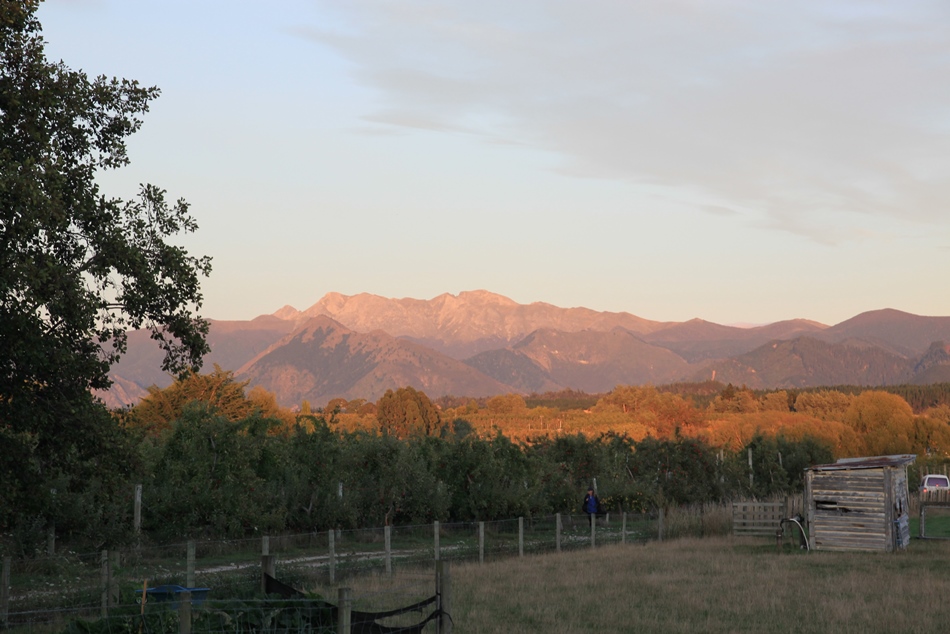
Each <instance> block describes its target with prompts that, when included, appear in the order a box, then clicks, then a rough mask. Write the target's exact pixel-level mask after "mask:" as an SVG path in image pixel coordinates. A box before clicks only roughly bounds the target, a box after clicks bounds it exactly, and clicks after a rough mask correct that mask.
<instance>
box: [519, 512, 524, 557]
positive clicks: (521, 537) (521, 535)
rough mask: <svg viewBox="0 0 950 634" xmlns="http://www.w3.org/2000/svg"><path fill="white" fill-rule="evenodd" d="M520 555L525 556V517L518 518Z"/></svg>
mask: <svg viewBox="0 0 950 634" xmlns="http://www.w3.org/2000/svg"><path fill="white" fill-rule="evenodd" d="M518 556H519V557H524V518H523V517H519V518H518Z"/></svg>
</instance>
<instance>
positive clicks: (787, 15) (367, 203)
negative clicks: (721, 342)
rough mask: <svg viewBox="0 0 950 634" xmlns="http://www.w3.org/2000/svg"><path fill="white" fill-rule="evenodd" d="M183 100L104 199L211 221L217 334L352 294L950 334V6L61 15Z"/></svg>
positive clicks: (60, 45) (202, 8) (60, 38)
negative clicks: (901, 327) (155, 194)
mask: <svg viewBox="0 0 950 634" xmlns="http://www.w3.org/2000/svg"><path fill="white" fill-rule="evenodd" d="M38 16H39V19H40V21H41V23H42V24H43V32H44V36H45V38H46V40H47V42H48V44H47V55H48V57H50V58H51V59H53V60H57V61H58V60H60V59H62V60H63V61H64V62H65V63H66V65H67V66H69V67H70V68H73V69H75V70H79V69H82V70H84V71H85V72H87V73H88V74H90V75H107V76H117V77H125V78H128V79H136V80H138V81H139V82H140V83H142V84H145V85H155V86H158V87H159V88H160V89H161V93H162V94H161V96H160V97H159V98H158V99H157V100H156V101H155V102H153V103H152V105H151V109H150V112H149V113H148V114H147V115H146V116H145V119H144V125H143V126H142V128H141V130H140V131H139V132H138V133H136V134H135V135H134V136H133V137H131V139H130V140H129V156H130V158H131V164H130V165H129V166H127V167H124V168H122V169H120V170H116V171H112V172H105V173H102V174H100V176H99V182H100V184H101V186H102V189H103V191H104V192H107V193H109V194H110V195H118V196H122V197H129V198H131V197H134V196H135V194H136V193H137V191H138V184H139V183H151V184H154V185H157V186H159V187H162V188H163V189H165V190H167V192H168V195H169V196H170V197H172V198H174V199H177V198H179V197H180V198H184V199H185V200H187V201H188V202H189V203H190V204H191V210H192V213H193V215H194V216H195V218H196V220H197V221H198V224H199V226H200V229H199V231H198V232H197V233H195V234H193V235H190V236H187V237H185V238H183V239H182V240H181V243H183V244H184V245H185V246H186V247H187V248H188V249H189V251H190V252H191V253H193V254H200V255H210V256H212V258H213V272H212V274H211V276H210V277H209V278H207V279H206V280H205V281H204V283H203V291H204V298H205V301H204V305H203V307H202V310H201V314H202V315H203V316H205V317H210V318H213V319H250V318H253V317H255V316H257V315H260V314H267V313H272V312H274V311H276V310H278V309H279V308H281V307H282V306H284V305H286V304H290V305H292V306H295V307H296V308H298V309H305V308H307V307H309V306H311V305H312V304H314V303H315V302H316V301H317V300H318V299H320V297H322V296H323V295H324V294H325V293H328V292H339V293H343V294H345V295H354V294H357V293H363V292H366V293H373V294H377V295H382V296H385V297H412V298H418V299H430V298H433V297H435V296H437V295H440V294H442V293H452V294H457V293H459V292H460V291H466V290H477V289H485V290H489V291H492V292H495V293H499V294H501V295H505V296H507V297H510V298H511V299H513V300H515V301H517V302H519V303H530V302H536V301H542V302H547V303H550V304H554V305H557V306H562V307H573V306H584V307H587V308H591V309H594V310H609V311H626V312H629V313H633V314H635V315H638V316H640V317H644V318H647V319H654V320H661V321H685V320H688V319H692V318H696V317H699V318H702V319H706V320H709V321H714V322H717V323H722V324H737V323H743V324H763V323H770V322H774V321H779V320H783V319H793V318H806V319H812V320H815V321H819V322H822V323H826V324H829V325H831V324H835V323H838V322H840V321H843V320H845V319H848V318H850V317H853V316H854V315H856V314H859V313H861V312H864V311H868V310H875V309H880V308H896V309H899V310H904V311H907V312H911V313H915V314H919V315H950V293H948V292H947V290H946V287H944V286H943V284H944V283H945V281H944V280H945V276H946V274H947V273H948V272H950V3H947V2H946V1H945V0H936V1H917V0H900V1H888V2H881V1H876V0H820V1H811V0H805V1H802V2H794V3H790V2H787V1H781V2H779V1H772V0H742V1H734V0H716V1H715V2H712V1H709V0H663V1H657V0H652V1H645V0H644V1H637V0H616V1H609V0H585V1H584V2H580V1H573V2H568V1H563V0H518V1H517V2H512V1H511V0H479V1H478V2H472V1H470V0H440V1H430V0H398V1H394V0H327V1H324V0H275V1H274V2H269V3H260V2H253V3H252V2H235V1H234V0H227V1H225V0H189V1H187V2H186V1H182V0H161V1H158V0H136V1H134V2H133V1H129V0H47V1H46V2H45V3H44V4H43V5H42V6H41V8H40V10H39V12H38Z"/></svg>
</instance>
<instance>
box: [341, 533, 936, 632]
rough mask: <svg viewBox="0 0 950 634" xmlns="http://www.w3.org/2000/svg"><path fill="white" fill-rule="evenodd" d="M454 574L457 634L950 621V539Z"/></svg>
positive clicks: (665, 549)
mask: <svg viewBox="0 0 950 634" xmlns="http://www.w3.org/2000/svg"><path fill="white" fill-rule="evenodd" d="M416 575H418V573H416ZM414 579H415V581H416V583H418V582H419V577H418V576H416V577H415V578H414ZM452 579H453V587H454V590H453V594H454V602H453V608H452V616H453V618H454V622H455V632H457V633H458V634H466V633H470V632H471V633H480V634H482V633H484V634H489V633H496V632H497V633H502V632H504V633H507V632H545V633H550V634H559V633H567V632H598V631H599V632H674V633H676V632H801V633H810V632H815V633H818V632H821V633H826V632H843V633H850V632H853V633H855V634H857V633H861V634H865V633H875V632H882V633H884V632H887V633H893V632H942V631H946V629H947V627H948V624H950V600H948V597H950V542H921V541H917V540H915V541H914V542H913V543H912V544H911V547H910V548H909V549H908V551H907V552H904V553H899V554H885V553H880V554H868V553H824V552H817V553H805V552H802V551H799V550H797V549H791V548H787V549H786V550H785V551H784V552H783V553H781V554H779V553H777V552H776V549H775V545H774V543H770V542H769V541H768V540H737V539H734V538H729V537H715V538H707V539H694V538H689V539H679V540H672V541H664V542H662V543H656V542H652V543H649V544H647V545H616V546H608V547H604V548H598V549H596V550H594V551H590V550H580V551H573V552H569V553H568V552H566V553H561V554H550V555H543V556H534V557H526V558H523V559H514V560H507V561H497V562H492V563H486V564H483V565H479V564H477V563H457V564H453V566H452ZM349 585H352V586H354V594H357V595H360V594H361V593H368V592H382V593H383V594H385V592H386V590H385V588H399V587H405V585H406V584H405V582H402V584H401V582H400V580H399V576H398V575H397V576H396V577H395V578H393V579H391V580H388V579H385V578H375V579H366V580H362V581H357V580H352V581H351V582H349ZM433 631H434V630H433Z"/></svg>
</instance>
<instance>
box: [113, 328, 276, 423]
mask: <svg viewBox="0 0 950 634" xmlns="http://www.w3.org/2000/svg"><path fill="white" fill-rule="evenodd" d="M209 322H210V329H209V331H208V346H209V347H210V348H211V352H210V353H208V354H207V355H206V356H205V358H204V368H205V369H210V368H213V367H214V364H218V365H219V366H221V367H222V368H223V369H225V370H236V369H237V368H239V367H241V366H242V365H244V364H245V363H247V361H248V359H251V358H253V357H254V355H256V354H258V353H260V352H262V351H263V350H266V349H267V347H268V346H270V345H271V344H273V343H274V342H275V341H277V340H278V339H280V338H281V337H283V336H285V335H287V334H288V333H289V332H291V331H292V330H293V328H294V324H293V322H290V321H286V320H283V319H278V318H276V317H273V316H270V315H264V316H261V317H257V318H256V319H252V320H251V321H218V320H214V319H212V320H209ZM163 358H164V353H163V352H162V350H161V349H160V348H159V347H158V345H157V344H156V343H155V342H154V341H152V340H151V339H150V337H149V333H148V331H146V330H135V331H133V332H130V333H129V345H128V352H127V353H126V354H125V355H124V356H123V357H122V359H121V360H120V361H119V363H117V364H116V365H115V366H113V368H112V372H111V373H110V375H111V376H112V378H113V380H114V381H116V380H118V381H119V382H121V383H122V386H123V387H122V388H121V389H120V390H111V392H112V393H113V396H114V398H115V399H117V402H120V401H121V402H120V405H129V404H132V403H136V402H138V399H139V398H141V395H139V396H135V394H137V393H138V392H136V390H134V389H133V388H132V387H131V386H132V385H133V384H134V385H137V386H138V387H139V388H141V391H142V395H144V392H145V390H146V389H147V388H149V387H151V386H152V385H157V386H158V387H166V386H168V385H171V383H172V377H171V376H169V375H168V374H166V373H165V372H162V359H163ZM123 395H129V396H131V397H132V399H133V400H130V401H126V400H124V398H125V396H123Z"/></svg>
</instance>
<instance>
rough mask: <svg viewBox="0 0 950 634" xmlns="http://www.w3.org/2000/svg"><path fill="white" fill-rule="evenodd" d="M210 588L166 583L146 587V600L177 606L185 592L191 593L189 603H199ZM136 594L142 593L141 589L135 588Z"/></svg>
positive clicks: (206, 595) (205, 596)
mask: <svg viewBox="0 0 950 634" xmlns="http://www.w3.org/2000/svg"><path fill="white" fill-rule="evenodd" d="M209 590H211V588H184V587H182V586H175V585H166V586H155V587H154V588H146V589H145V596H146V601H155V602H157V603H171V604H172V607H178V603H179V602H180V601H181V595H182V594H183V593H185V592H190V593H191V604H192V605H201V603H202V602H203V601H204V600H205V599H206V598H208V591H209ZM135 592H136V594H142V591H141V590H136V591H135Z"/></svg>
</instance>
